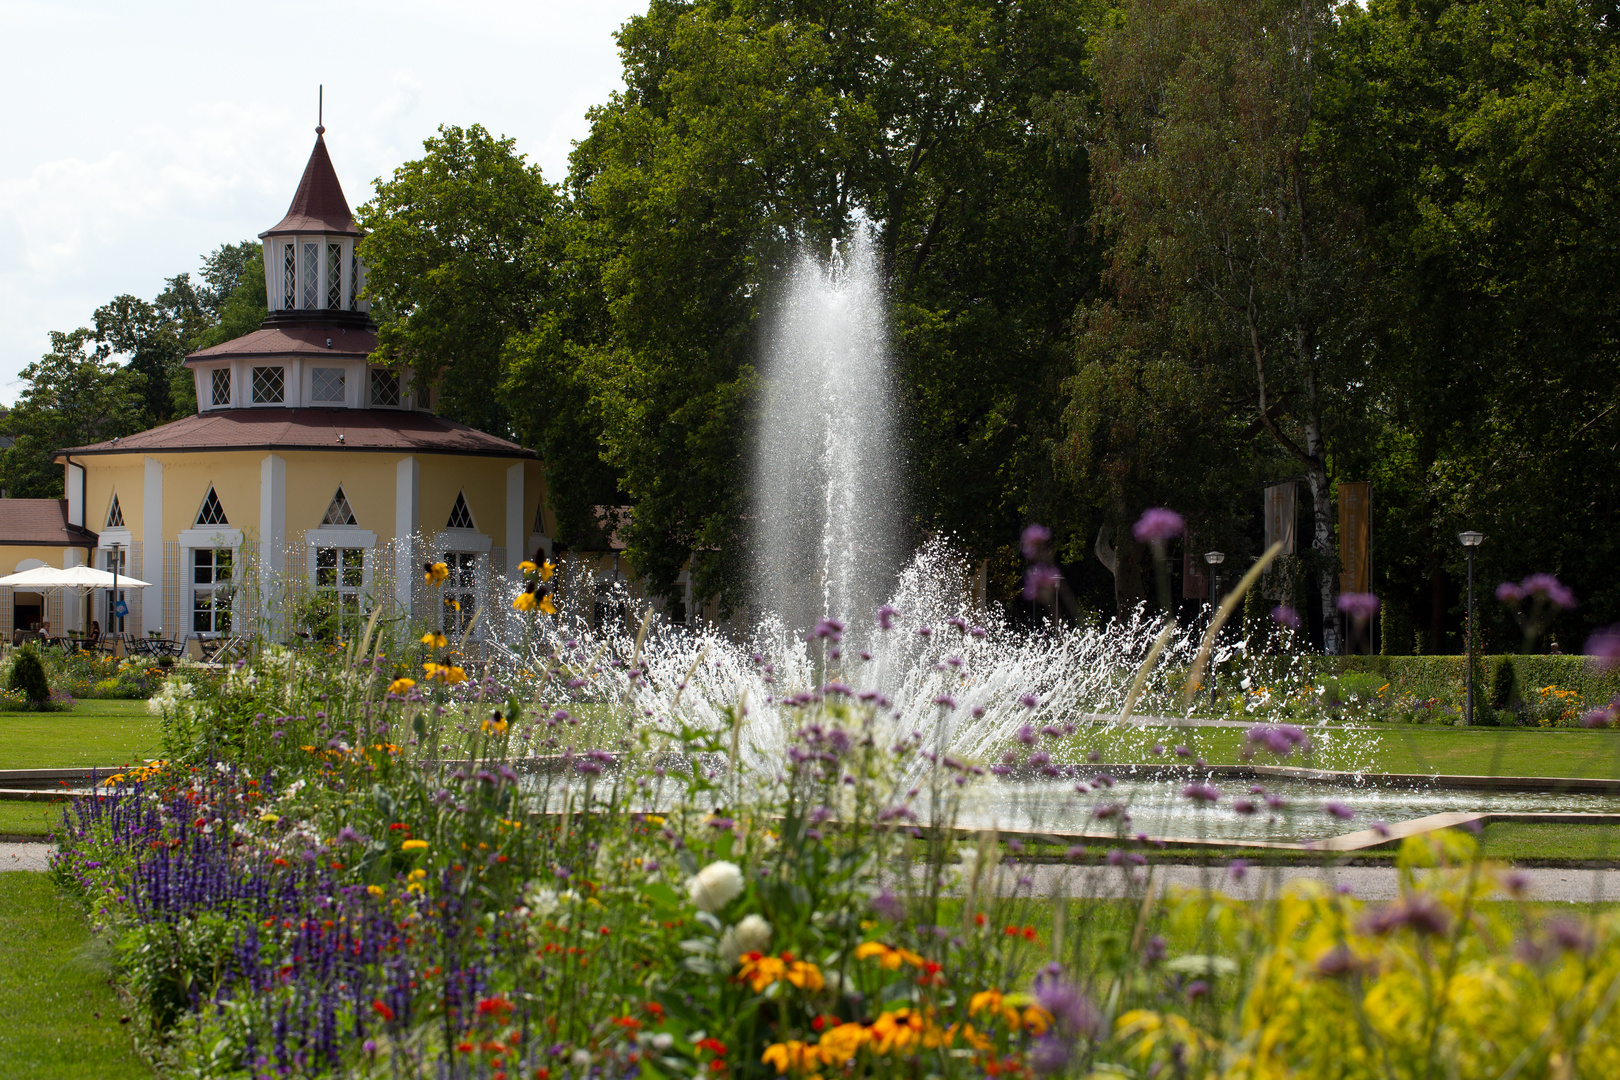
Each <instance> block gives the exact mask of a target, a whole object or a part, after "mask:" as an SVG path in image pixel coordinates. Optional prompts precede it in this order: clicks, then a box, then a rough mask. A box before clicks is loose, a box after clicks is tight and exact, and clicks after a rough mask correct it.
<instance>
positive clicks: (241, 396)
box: [0, 128, 553, 638]
mask: <svg viewBox="0 0 1620 1080" xmlns="http://www.w3.org/2000/svg"><path fill="white" fill-rule="evenodd" d="M324 131H325V129H324V128H316V139H315V148H314V151H313V152H312V153H311V154H310V158H309V162H308V164H307V165H306V167H305V169H304V173H303V177H302V179H301V180H300V181H299V184H298V190H297V193H296V194H295V195H294V196H293V201H292V205H291V207H290V208H289V209H288V211H287V214H286V216H285V217H283V218H282V220H281V221H280V222H278V223H277V224H276V225H274V226H273V227H271V228H270V229H267V230H266V231H265V232H263V233H261V234H260V239H261V240H262V241H263V244H264V268H265V285H266V288H267V295H268V296H269V299H270V308H271V310H270V314H269V317H268V318H267V319H265V321H264V323H263V325H262V326H261V328H260V329H259V330H257V331H255V332H253V333H251V334H247V335H245V336H243V337H239V338H237V339H235V340H233V341H228V342H226V343H224V344H222V345H217V346H214V347H213V348H208V349H204V350H202V351H200V352H197V353H194V354H192V355H190V356H188V357H186V359H185V364H186V366H187V368H189V369H190V371H191V373H192V375H193V377H194V379H195V380H196V388H197V402H198V409H197V413H196V414H195V415H193V416H188V417H185V418H183V419H180V420H177V421H174V422H173V423H170V424H165V425H163V426H161V427H156V428H152V429H151V430H148V431H143V432H140V433H139V434H135V435H130V436H127V437H125V438H120V439H113V440H111V441H108V442H100V443H95V444H92V445H89V446H76V447H71V448H68V449H64V450H61V451H59V452H58V453H57V460H58V461H60V462H61V463H62V466H63V469H64V470H65V473H66V491H67V498H66V499H65V500H60V501H58V500H26V501H28V502H40V503H49V504H51V505H53V506H54V505H57V504H58V502H59V503H60V506H61V510H60V513H59V517H60V518H61V522H60V527H59V528H58V529H57V532H56V533H53V534H52V535H53V536H57V535H58V534H59V535H60V550H62V551H64V552H69V551H71V552H76V554H65V555H64V556H63V557H64V558H73V559H75V560H77V559H83V560H85V561H88V562H90V563H91V564H92V565H94V566H97V567H101V568H104V569H112V568H113V566H114V565H115V564H116V565H117V566H118V567H119V569H120V572H122V573H127V574H131V575H133V576H135V577H137V578H139V579H142V580H144V581H146V582H149V583H150V586H151V587H150V588H147V589H145V590H141V591H135V590H132V591H129V592H127V593H125V594H124V600H125V602H126V605H127V610H128V614H127V616H125V617H124V619H123V621H122V623H121V624H120V623H119V622H118V620H117V618H116V616H115V613H114V612H115V605H116V604H117V600H118V598H117V597H114V596H112V595H111V594H110V593H101V594H99V595H98V596H97V597H96V598H95V600H94V602H93V603H94V607H95V610H94V611H92V612H82V611H73V610H67V609H64V610H63V611H62V612H61V614H60V616H59V617H62V618H64V619H65V620H67V621H69V622H71V623H72V624H73V625H75V626H77V625H80V624H81V623H87V622H88V621H89V619H91V618H95V619H97V620H98V621H99V622H100V624H101V626H102V628H103V629H104V630H112V629H122V630H123V631H124V632H127V633H143V632H158V631H161V633H162V634H163V635H164V636H166V637H171V638H185V637H189V636H193V635H196V636H200V637H215V636H223V635H226V634H228V633H230V632H231V630H232V627H233V626H236V627H237V628H245V623H244V620H258V621H261V623H262V626H263V628H264V629H265V630H267V631H268V632H270V633H271V634H272V635H273V636H274V635H277V634H280V633H285V632H288V631H289V630H290V629H296V627H290V626H289V623H288V620H289V619H296V618H297V612H298V611H299V610H301V608H300V605H301V604H304V603H307V602H308V601H309V600H311V599H312V598H313V599H315V600H324V601H325V602H327V603H328V604H330V605H331V607H332V608H335V609H338V610H341V611H344V612H353V613H357V612H362V611H366V610H369V609H370V608H371V607H372V606H373V605H375V604H378V603H385V604H389V605H393V610H396V611H402V612H407V613H409V614H410V615H412V616H413V617H414V618H416V619H417V620H419V621H421V622H425V623H427V624H428V625H431V626H437V627H440V628H442V629H443V630H445V631H446V632H447V633H452V634H459V633H460V632H462V631H463V630H464V629H465V628H466V626H467V623H468V622H469V621H470V620H471V618H472V616H473V613H474V612H475V611H476V610H477V609H478V607H479V606H481V605H482V604H484V603H486V602H489V601H492V600H495V601H497V602H501V603H504V602H505V596H504V593H503V592H502V589H503V587H504V582H505V579H507V578H508V577H515V575H516V572H517V565H518V563H519V562H520V561H522V560H523V559H524V558H526V557H528V556H529V555H531V554H533V553H534V552H535V551H536V550H545V551H547V552H549V551H550V550H551V539H550V538H551V535H552V532H553V529H552V527H551V526H552V525H553V522H552V519H551V518H550V515H549V512H548V510H547V503H546V490H545V481H544V474H543V471H542V466H541V463H540V461H538V460H537V459H536V456H535V454H534V453H533V451H530V450H526V449H524V448H523V447H521V446H518V445H517V444H515V443H512V442H509V441H507V440H505V439H501V438H497V437H495V436H493V435H489V434H486V433H484V432H481V431H476V430H474V429H472V428H469V427H467V426H465V425H463V424H458V423H454V422H452V421H450V420H446V419H443V418H441V417H439V416H435V415H434V414H433V412H432V408H431V406H432V402H431V400H423V399H421V398H419V397H418V396H417V395H416V394H415V393H413V391H412V388H411V380H410V377H409V372H405V373H401V372H399V371H396V370H391V369H389V368H387V367H383V366H379V365H376V364H373V363H372V362H371V361H370V359H369V357H370V354H371V353H372V352H373V351H374V350H375V349H376V347H377V335H376V326H375V324H374V323H373V322H372V320H371V316H370V314H369V311H368V307H369V305H368V303H367V301H366V300H365V298H364V297H363V296H362V295H361V290H362V288H363V286H364V283H365V274H366V268H365V263H364V261H363V260H361V259H360V258H359V257H358V256H357V255H356V253H355V244H356V241H358V240H359V239H360V233H359V231H358V230H357V229H356V227H355V223H354V217H353V214H352V213H351V212H350V210H349V205H348V202H347V201H346V200H345V198H344V195H343V189H342V187H341V185H340V184H339V183H338V178H337V173H336V172H335V171H334V169H333V167H332V161H331V158H330V157H329V156H328V154H327V149H326V142H325V137H324ZM14 501H17V502H21V501H25V500H14ZM4 506H5V504H4V502H3V501H0V513H3V512H4ZM31 512H32V513H34V515H35V516H38V517H40V518H41V521H42V522H43V520H44V517H46V516H48V515H47V514H45V512H44V511H43V510H38V511H31ZM47 524H48V523H47ZM3 527H4V520H3V518H0V529H3ZM43 529H44V525H43V524H42V525H41V530H43ZM42 535H43V532H42ZM69 541H72V542H73V543H76V544H77V547H73V546H72V545H71V544H70V543H69ZM52 542H53V543H55V542H56V541H54V540H53V541H52ZM0 543H5V541H0ZM13 550H14V553H18V552H20V551H21V550H22V549H21V548H16V549H13ZM30 551H31V552H32V549H30ZM28 557H30V558H39V557H40V556H39V553H38V552H32V553H31V554H30V555H29V556H28ZM3 559H4V555H3V554H0V560H3ZM436 561H443V562H445V563H447V564H448V566H449V568H450V577H449V579H448V580H447V581H446V582H445V583H444V585H443V586H442V587H440V588H437V589H430V588H426V587H425V586H424V584H423V581H422V573H421V566H422V564H423V563H424V562H436ZM14 568H15V567H14V566H12V565H0V570H3V571H5V572H7V573H9V572H11V571H12V570H13V569H14ZM24 568H26V567H24ZM250 583H251V587H250ZM497 594H499V595H497ZM70 603H71V601H70ZM32 612H33V609H32V608H30V609H29V611H28V612H27V613H25V612H24V605H23V600H22V599H21V598H14V600H13V603H11V604H3V603H0V614H3V616H4V617H5V618H9V619H11V620H12V621H13V624H14V625H17V623H16V620H17V619H19V618H22V617H24V616H25V615H26V614H31V613H32ZM0 629H3V630H5V631H8V632H9V631H10V630H11V627H9V626H4V625H0Z"/></svg>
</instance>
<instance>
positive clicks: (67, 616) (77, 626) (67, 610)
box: [61, 548, 90, 633]
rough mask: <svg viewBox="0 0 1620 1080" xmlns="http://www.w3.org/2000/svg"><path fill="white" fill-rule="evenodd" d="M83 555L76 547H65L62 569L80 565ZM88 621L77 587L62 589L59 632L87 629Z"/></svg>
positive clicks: (88, 626) (88, 627)
mask: <svg viewBox="0 0 1620 1080" xmlns="http://www.w3.org/2000/svg"><path fill="white" fill-rule="evenodd" d="M83 564H84V556H83V555H82V554H81V553H80V552H79V549H78V548H66V549H64V550H63V552H62V569H64V570H66V569H67V568H68V567H70V566H82V565H83ZM88 629H90V623H89V621H88V620H86V619H85V617H84V602H83V600H82V599H81V598H80V596H79V591H78V590H77V589H63V590H62V627H61V632H62V633H66V632H67V631H68V630H88Z"/></svg>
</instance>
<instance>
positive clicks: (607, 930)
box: [599, 926, 613, 937]
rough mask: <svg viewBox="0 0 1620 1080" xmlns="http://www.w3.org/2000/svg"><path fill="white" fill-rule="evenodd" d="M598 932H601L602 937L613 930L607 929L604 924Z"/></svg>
mask: <svg viewBox="0 0 1620 1080" xmlns="http://www.w3.org/2000/svg"><path fill="white" fill-rule="evenodd" d="M599 933H600V934H601V935H602V936H603V937H607V936H608V935H609V934H611V933H613V931H612V930H609V929H608V928H607V927H605V926H604V927H602V929H601V930H600V931H599Z"/></svg>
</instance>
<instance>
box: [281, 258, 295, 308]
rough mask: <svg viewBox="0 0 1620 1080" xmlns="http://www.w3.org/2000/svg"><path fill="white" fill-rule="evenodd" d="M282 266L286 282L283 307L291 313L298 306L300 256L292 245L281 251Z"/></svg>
mask: <svg viewBox="0 0 1620 1080" xmlns="http://www.w3.org/2000/svg"><path fill="white" fill-rule="evenodd" d="M281 251H282V255H281V265H282V271H283V274H284V282H283V288H282V293H281V306H282V308H283V309H285V310H287V311H291V310H292V309H293V308H295V307H297V306H298V254H297V249H296V248H295V247H294V246H293V245H292V244H286V245H284V246H283V247H282V249H281Z"/></svg>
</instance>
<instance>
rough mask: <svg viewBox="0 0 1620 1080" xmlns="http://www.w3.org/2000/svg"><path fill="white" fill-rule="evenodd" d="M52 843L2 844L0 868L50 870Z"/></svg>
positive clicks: (0, 848)
mask: <svg viewBox="0 0 1620 1080" xmlns="http://www.w3.org/2000/svg"><path fill="white" fill-rule="evenodd" d="M50 868H51V845H49V844H0V870H49V869H50Z"/></svg>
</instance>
